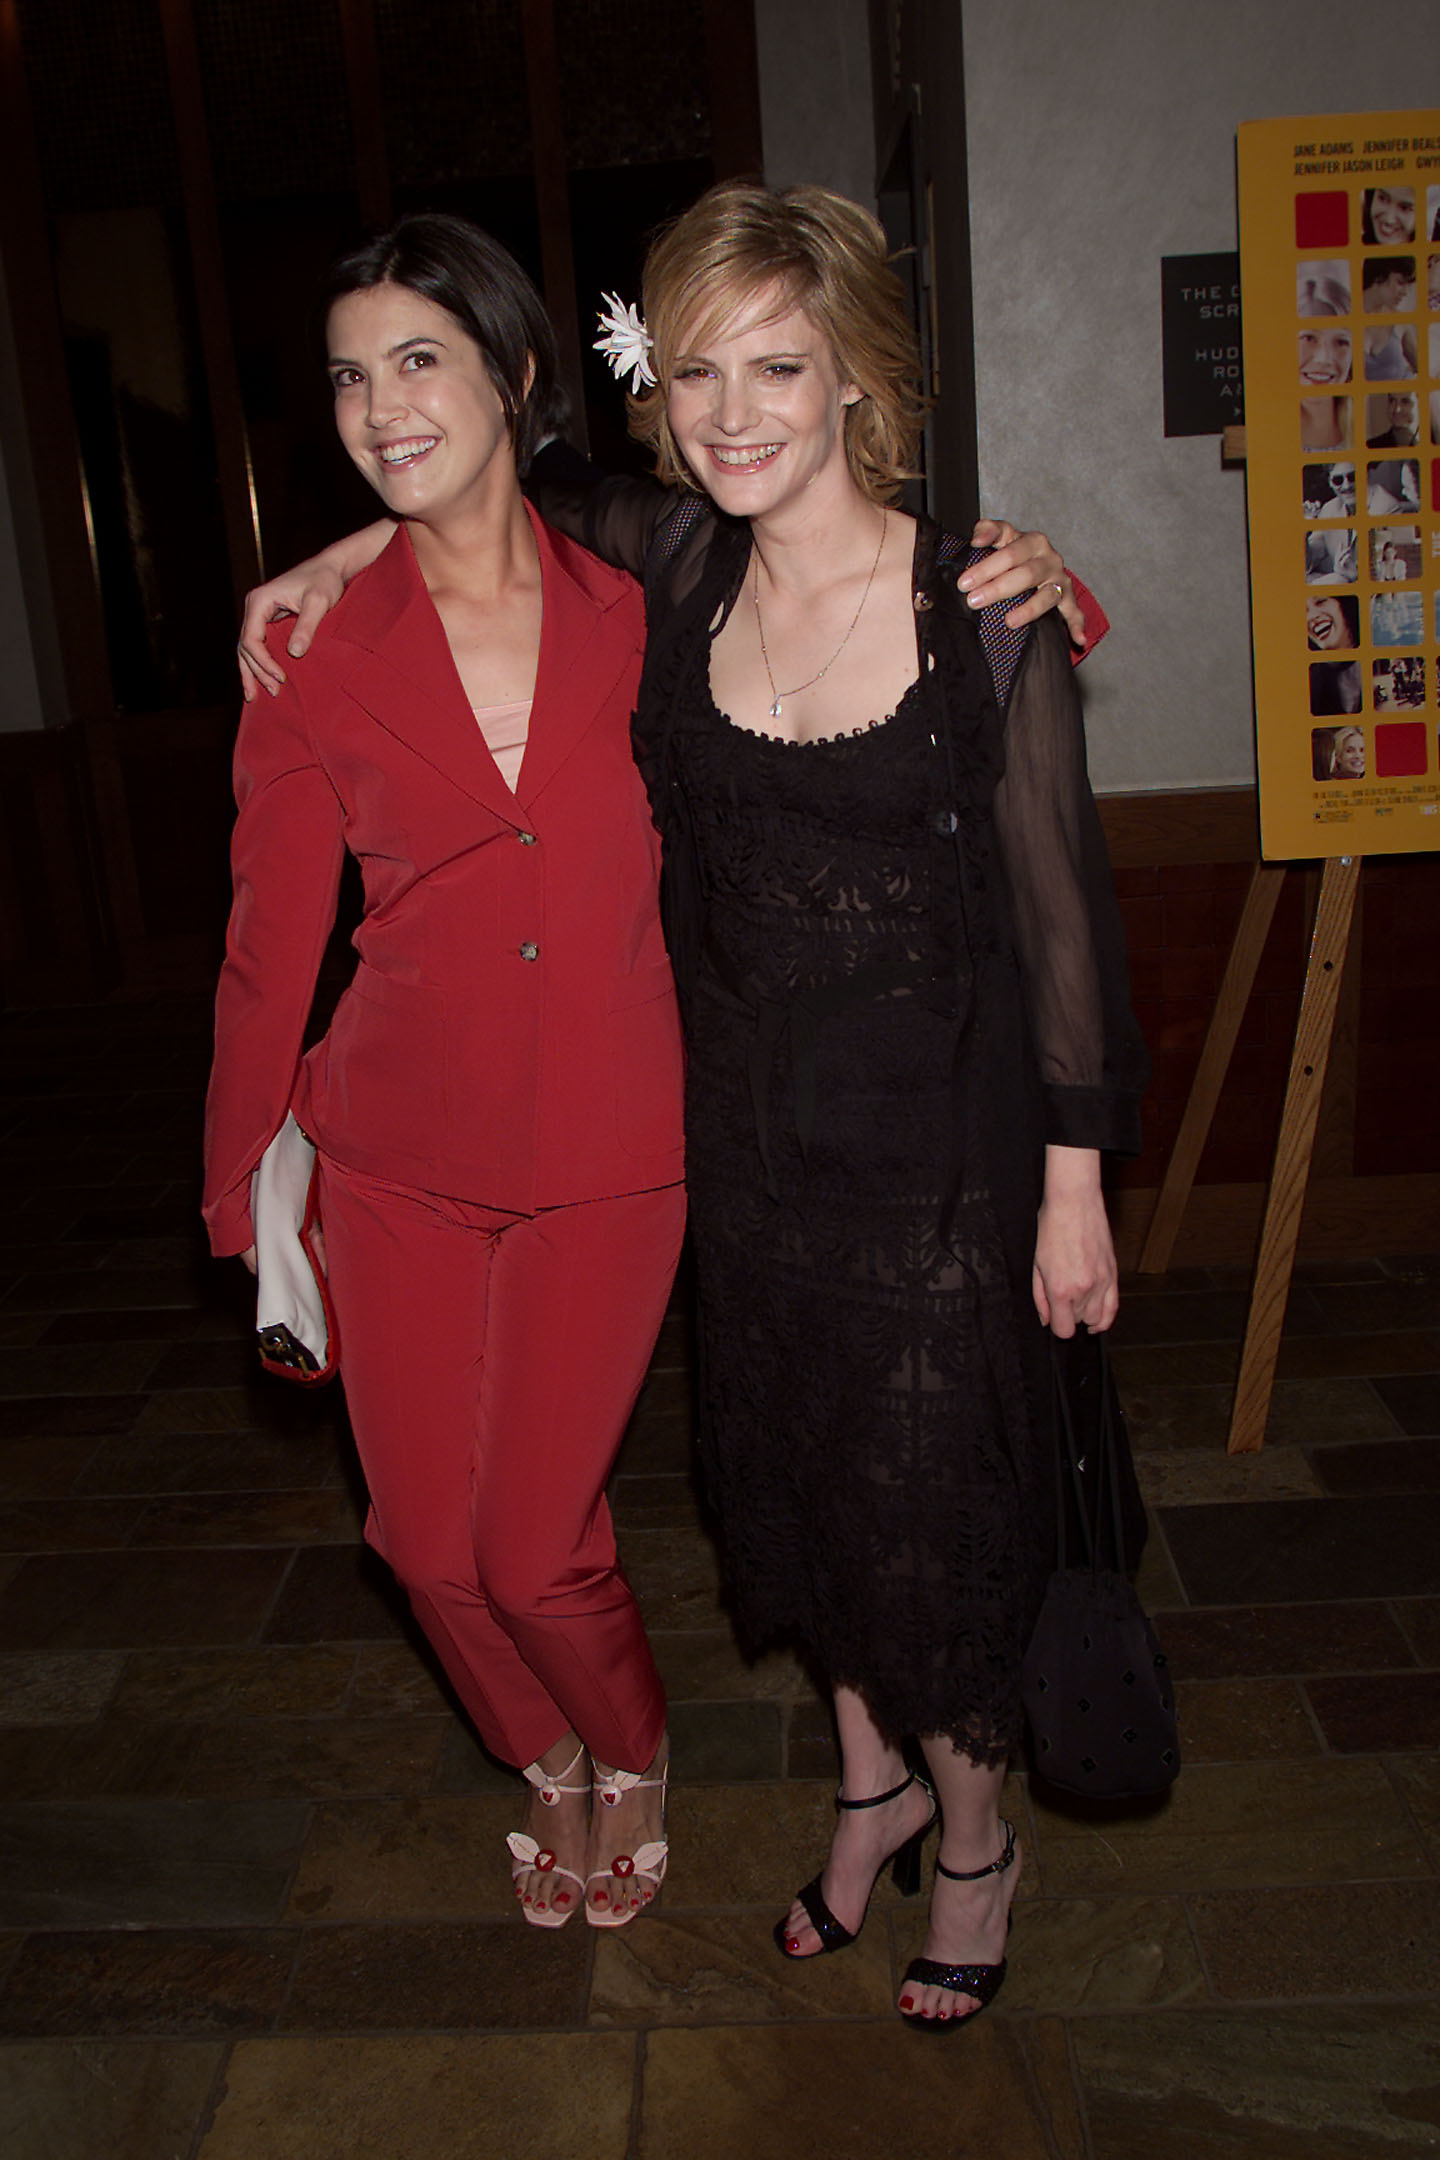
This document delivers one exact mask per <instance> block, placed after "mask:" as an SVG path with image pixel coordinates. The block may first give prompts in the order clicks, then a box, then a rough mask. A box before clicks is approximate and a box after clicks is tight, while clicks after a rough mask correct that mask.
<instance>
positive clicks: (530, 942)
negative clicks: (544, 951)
mask: <svg viewBox="0 0 1440 2160" xmlns="http://www.w3.org/2000/svg"><path fill="white" fill-rule="evenodd" d="M520 957H521V959H522V960H538V959H539V957H540V947H539V946H538V945H537V944H536V943H535V941H534V939H533V938H526V940H525V943H524V944H523V945H522V946H521V947H520Z"/></svg>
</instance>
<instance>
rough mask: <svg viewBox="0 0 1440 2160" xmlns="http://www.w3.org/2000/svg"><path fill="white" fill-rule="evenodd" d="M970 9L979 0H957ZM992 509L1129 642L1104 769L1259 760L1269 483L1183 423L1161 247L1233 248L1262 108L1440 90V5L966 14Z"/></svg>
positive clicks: (1311, 1) (1116, 682) (1094, 761)
mask: <svg viewBox="0 0 1440 2160" xmlns="http://www.w3.org/2000/svg"><path fill="white" fill-rule="evenodd" d="M954 4H956V5H958V0H954ZM964 28H965V103H966V119H967V125H968V132H969V153H970V158H969V171H970V203H971V235H972V252H973V261H974V290H975V325H976V329H975V341H976V372H977V389H976V405H977V421H978V428H979V438H980V475H981V496H982V502H983V503H984V505H985V506H986V507H987V508H992V509H993V508H1000V509H1003V510H1004V511H1005V513H1006V514H1007V515H1009V516H1011V517H1014V518H1016V519H1018V520H1019V521H1020V522H1022V523H1025V524H1036V523H1042V524H1043V525H1044V526H1045V528H1046V529H1047V530H1048V531H1049V532H1050V533H1051V534H1052V536H1053V537H1054V538H1055V539H1056V540H1058V541H1059V542H1060V543H1061V545H1062V547H1063V549H1064V553H1065V556H1066V560H1067V561H1068V562H1071V563H1073V564H1074V565H1075V567H1076V568H1077V569H1079V571H1080V572H1081V574H1082V575H1083V576H1084V578H1085V579H1086V581H1087V582H1088V583H1089V584H1090V585H1092V586H1093V587H1094V588H1095V590H1096V591H1097V592H1098V593H1099V594H1100V596H1101V597H1102V599H1103V600H1104V602H1105V605H1106V607H1107V608H1108V610H1109V612H1110V615H1111V617H1112V619H1113V621H1114V624H1115V635H1114V637H1113V638H1112V639H1111V640H1110V641H1109V642H1108V643H1107V645H1106V646H1104V647H1103V648H1102V649H1101V651H1100V652H1099V653H1097V654H1096V655H1095V657H1094V659H1093V660H1089V661H1087V662H1086V664H1085V671H1084V674H1085V685H1086V691H1087V699H1086V710H1087V721H1088V725H1089V731H1090V750H1091V769H1092V772H1093V774H1094V776H1095V779H1096V781H1097V784H1098V785H1100V786H1101V787H1102V788H1109V789H1120V788H1136V789H1142V788H1171V787H1204V786H1214V785H1224V784H1227V783H1234V782H1245V781H1249V780H1251V779H1253V777H1254V757H1253V741H1252V733H1251V729H1252V713H1253V707H1252V702H1251V691H1250V654H1249V606H1248V586H1247V568H1246V557H1245V484H1244V477H1243V474H1242V473H1241V472H1239V471H1238V470H1234V471H1222V469H1221V466H1220V453H1219V444H1218V440H1217V439H1216V438H1215V437H1214V436H1197V437H1193V438H1189V439H1185V438H1176V439H1174V440H1171V441H1167V440H1166V439H1165V435H1164V432H1163V428H1164V418H1163V411H1162V398H1161V377H1160V258H1161V256H1162V255H1188V254H1203V253H1205V252H1207V251H1209V250H1211V249H1226V248H1233V247H1234V246H1235V244H1236V231H1235V177H1234V171H1235V169H1234V138H1235V130H1236V127H1237V126H1238V124H1239V123H1240V122H1241V121H1242V120H1260V119H1268V118H1270V117H1272V116H1277V115H1280V114H1282V113H1296V114H1300V113H1328V112H1335V113H1342V112H1363V111H1385V110H1390V109H1394V108H1397V107H1402V106H1413V105H1415V104H1417V103H1421V102H1423V101H1425V100H1426V98H1427V96H1428V97H1429V98H1432V99H1433V97H1434V95H1435V91H1436V87H1437V83H1440V67H1437V64H1436V63H1437V59H1440V0H1408V4H1407V5H1406V6H1405V7H1404V8H1403V9H1401V10H1399V11H1398V12H1391V13H1389V14H1386V15H1385V16H1384V18H1383V28H1382V19H1381V18H1380V17H1379V16H1377V15H1376V14H1374V13H1373V12H1372V11H1370V10H1368V9H1365V8H1360V7H1357V6H1355V5H1354V0H1305V5H1303V6H1300V5H1280V4H1276V0H1205V4H1204V5H1203V6H1180V5H1178V4H1175V0H1009V4H1008V5H1007V6H1005V7H1003V8H996V7H994V6H992V5H983V6H981V5H972V6H969V7H966V9H965V11H964Z"/></svg>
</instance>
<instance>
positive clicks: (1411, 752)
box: [1375, 720, 1425, 780]
mask: <svg viewBox="0 0 1440 2160" xmlns="http://www.w3.org/2000/svg"><path fill="white" fill-rule="evenodd" d="M1424 770H1425V722H1424V721H1423V720H1392V721H1390V722H1389V723H1388V725H1387V724H1386V723H1385V722H1383V721H1382V722H1381V724H1380V726H1379V727H1377V728H1376V730H1375V777H1376V779H1377V780H1406V779H1409V778H1410V777H1411V776H1412V775H1413V774H1415V773H1423V772H1424Z"/></svg>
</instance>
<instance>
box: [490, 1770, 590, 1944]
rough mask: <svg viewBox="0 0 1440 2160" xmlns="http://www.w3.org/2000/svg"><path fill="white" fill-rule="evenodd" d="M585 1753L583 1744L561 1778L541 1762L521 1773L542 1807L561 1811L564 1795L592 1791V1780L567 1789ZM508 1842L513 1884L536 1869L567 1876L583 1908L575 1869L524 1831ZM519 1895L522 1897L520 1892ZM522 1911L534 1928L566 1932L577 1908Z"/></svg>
mask: <svg viewBox="0 0 1440 2160" xmlns="http://www.w3.org/2000/svg"><path fill="white" fill-rule="evenodd" d="M584 1753H585V1746H584V1742H583V1741H582V1742H581V1744H580V1746H579V1747H578V1748H576V1750H575V1753H574V1754H573V1755H572V1756H571V1758H570V1760H569V1762H568V1763H566V1765H565V1767H564V1769H563V1770H562V1771H560V1773H559V1774H558V1776H552V1775H551V1773H550V1772H549V1771H548V1770H542V1768H541V1767H540V1765H539V1763H538V1762H534V1763H530V1764H529V1765H528V1766H527V1767H526V1768H525V1770H523V1771H522V1772H521V1775H522V1776H523V1777H525V1778H526V1779H528V1781H529V1782H530V1784H532V1785H533V1786H534V1787H535V1788H536V1790H537V1792H538V1793H539V1795H540V1801H541V1805H542V1806H544V1807H558V1806H559V1805H560V1795H561V1793H583V1792H588V1791H589V1790H590V1783H589V1780H588V1779H587V1780H586V1782H585V1783H584V1784H583V1785H567V1784H566V1783H565V1780H566V1778H568V1777H569V1775H570V1773H571V1771H572V1770H573V1769H574V1768H575V1765H576V1763H578V1762H579V1761H580V1760H581V1758H582V1757H583V1755H584ZM505 1842H506V1844H507V1845H508V1846H509V1848H510V1851H511V1854H512V1856H513V1865H512V1866H511V1869H510V1879H511V1881H512V1882H514V1883H517V1884H518V1883H519V1880H520V1878H521V1876H522V1875H528V1874H529V1873H530V1872H531V1870H532V1869H536V1870H538V1871H539V1873H540V1874H542V1875H564V1876H567V1877H568V1878H569V1880H570V1881H571V1882H573V1883H574V1884H575V1886H576V1888H577V1889H578V1890H579V1892H580V1898H579V1901H578V1902H580V1903H582V1904H583V1902H584V1898H585V1877H584V1876H583V1875H577V1874H576V1872H575V1870H574V1868H568V1867H561V1865H560V1863H559V1861H558V1860H557V1859H556V1857H555V1855H554V1853H553V1852H551V1851H550V1849H549V1847H548V1846H545V1845H540V1844H538V1843H537V1842H536V1840H535V1839H534V1838H533V1837H530V1836H529V1835H528V1834H527V1832H525V1831H524V1830H512V1831H511V1832H510V1834H509V1836H508V1837H507V1838H506V1840H505ZM516 1894H517V1896H518V1894H519V1893H518V1890H517V1893H516ZM520 1909H521V1911H522V1912H523V1913H524V1915H525V1918H526V1919H527V1920H528V1921H529V1923H530V1925H531V1927H539V1928H562V1927H564V1925H565V1923H566V1921H567V1920H568V1919H569V1918H570V1917H571V1914H572V1913H573V1912H574V1910H575V1908H574V1906H571V1905H567V1906H565V1907H564V1908H563V1909H561V1908H559V1907H557V1906H555V1905H547V1906H545V1907H544V1908H543V1909H541V1910H537V1908H536V1907H535V1906H534V1905H522V1906H521V1908H520Z"/></svg>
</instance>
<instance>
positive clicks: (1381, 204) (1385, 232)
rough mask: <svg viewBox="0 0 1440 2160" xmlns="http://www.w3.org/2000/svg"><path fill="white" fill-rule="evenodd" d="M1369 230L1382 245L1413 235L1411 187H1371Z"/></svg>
mask: <svg viewBox="0 0 1440 2160" xmlns="http://www.w3.org/2000/svg"><path fill="white" fill-rule="evenodd" d="M1370 230H1371V231H1372V232H1373V233H1374V235H1375V238H1376V240H1377V241H1378V242H1379V243H1380V245H1381V246H1382V247H1394V246H1395V245H1396V243H1397V241H1400V240H1413V239H1414V237H1415V191H1414V189H1413V188H1383V187H1377V188H1371V190H1370Z"/></svg>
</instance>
